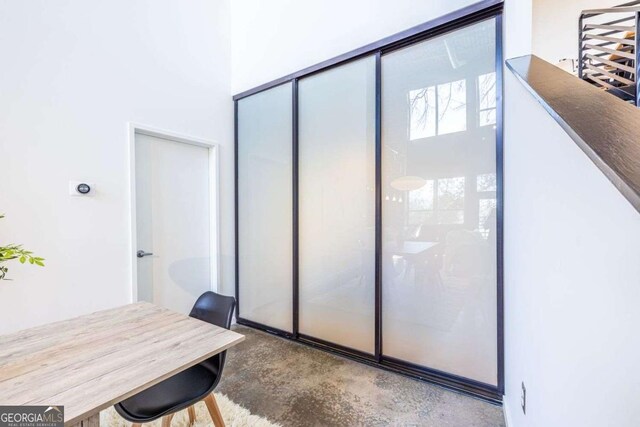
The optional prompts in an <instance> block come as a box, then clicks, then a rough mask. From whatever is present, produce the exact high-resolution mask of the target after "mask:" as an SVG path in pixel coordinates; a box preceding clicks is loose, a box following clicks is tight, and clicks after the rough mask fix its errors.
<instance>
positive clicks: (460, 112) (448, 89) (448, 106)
mask: <svg viewBox="0 0 640 427" xmlns="http://www.w3.org/2000/svg"><path fill="white" fill-rule="evenodd" d="M465 129H467V85H466V82H465V80H458V81H455V82H452V83H446V84H441V85H438V134H439V135H444V134H447V133H452V132H460V131H463V130H465Z"/></svg>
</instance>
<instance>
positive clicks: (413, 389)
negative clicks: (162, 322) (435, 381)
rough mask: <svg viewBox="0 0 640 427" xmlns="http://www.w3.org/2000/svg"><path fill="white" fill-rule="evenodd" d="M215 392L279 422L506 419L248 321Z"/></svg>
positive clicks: (479, 422) (474, 422) (481, 405)
mask: <svg viewBox="0 0 640 427" xmlns="http://www.w3.org/2000/svg"><path fill="white" fill-rule="evenodd" d="M234 329H235V330H236V331H237V332H239V333H241V334H244V335H245V336H246V340H245V341H244V342H242V343H240V344H239V345H237V346H235V347H233V348H232V349H230V350H229V352H228V358H227V365H226V366H225V369H224V373H223V375H222V380H221V382H220V385H219V386H218V388H217V390H216V391H219V392H221V393H224V394H226V395H227V396H228V397H229V398H230V399H231V400H233V401H234V402H236V403H238V404H240V405H242V406H244V407H245V408H247V409H249V411H251V412H252V413H253V414H255V415H259V416H262V417H265V418H267V419H269V420H270V421H272V422H275V423H279V424H281V425H282V426H349V427H351V426H461V427H462V426H464V427H472V426H491V427H495V426H504V419H503V416H502V408H500V407H498V406H494V405H491V404H489V403H485V402H483V401H480V400H477V399H474V398H471V397H467V396H464V395H461V394H458V393H454V392H451V391H448V390H445V389H443V388H441V387H437V386H434V385H431V384H428V383H425V382H421V381H417V380H414V379H411V378H407V377H404V376H402V375H398V374H394V373H392V372H387V371H383V370H381V369H377V368H374V367H371V366H367V365H363V364H361V363H357V362H353V361H351V360H348V359H344V358H342V357H338V356H335V355H332V354H329V353H326V352H323V351H320V350H316V349H313V348H310V347H308V346H305V345H302V344H298V343H294V342H291V341H288V340H285V339H282V338H278V337H275V336H272V335H269V334H266V333H264V332H260V331H257V330H254V329H250V328H246V327H243V326H235V327H234Z"/></svg>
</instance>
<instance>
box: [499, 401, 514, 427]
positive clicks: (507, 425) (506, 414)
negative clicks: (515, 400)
mask: <svg viewBox="0 0 640 427" xmlns="http://www.w3.org/2000/svg"><path fill="white" fill-rule="evenodd" d="M502 413H503V414H504V425H505V427H515V425H514V424H513V423H512V422H511V412H510V411H509V404H508V403H507V396H504V395H503V396H502Z"/></svg>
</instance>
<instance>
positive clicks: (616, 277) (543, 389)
mask: <svg viewBox="0 0 640 427" xmlns="http://www.w3.org/2000/svg"><path fill="white" fill-rule="evenodd" d="M506 78H507V85H508V87H509V92H508V94H507V95H508V96H507V104H506V110H507V111H508V112H511V113H510V114H509V115H508V117H509V121H508V123H507V127H508V128H507V135H508V139H507V141H506V143H505V145H506V146H505V173H506V178H505V179H506V184H505V185H506V187H505V191H506V205H505V283H506V285H505V288H506V291H505V292H506V293H505V299H506V313H505V314H506V316H505V324H506V337H505V342H506V385H507V389H506V401H507V408H508V411H509V418H510V421H511V426H510V427H534V426H536V427H537V426H576V427H578V426H579V427H591V426H593V427H598V426H605V425H606V426H616V427H625V426H629V427H631V426H637V425H638V420H640V405H639V404H638V396H640V364H639V363H638V361H639V360H640V338H639V335H638V325H640V310H638V301H640V262H639V260H640V214H638V212H637V211H636V210H635V209H634V208H633V207H632V206H631V204H629V202H627V200H626V199H625V198H624V197H623V196H622V195H621V194H620V193H619V192H618V190H617V189H616V188H615V187H614V186H613V185H612V184H611V183H610V182H609V181H608V180H607V178H606V177H605V176H604V174H602V172H600V170H599V169H598V168H597V167H596V166H595V165H594V164H593V163H592V162H591V160H589V159H588V158H587V156H586V155H585V154H584V153H583V152H582V151H581V150H580V148H578V146H577V145H576V144H575V143H574V142H573V140H571V139H570V138H569V136H567V134H566V133H565V132H564V131H563V130H562V129H561V128H560V126H559V125H558V124H557V123H556V122H555V121H554V120H553V119H552V118H551V116H549V114H548V113H547V112H546V111H545V110H544V109H543V108H542V107H541V106H540V105H539V104H537V102H536V101H535V100H534V99H533V97H532V96H531V95H530V94H529V93H528V92H527V91H526V90H525V89H524V87H522V85H520V84H519V83H518V82H517V81H516V80H515V77H514V76H513V75H512V74H511V72H507V75H506ZM522 381H524V383H525V386H526V388H527V414H526V415H524V414H523V413H522V410H521V409H520V389H521V382H522Z"/></svg>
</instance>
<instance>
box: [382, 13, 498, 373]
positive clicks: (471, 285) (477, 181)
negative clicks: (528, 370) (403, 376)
mask: <svg viewBox="0 0 640 427" xmlns="http://www.w3.org/2000/svg"><path fill="white" fill-rule="evenodd" d="M495 25H496V24H495V20H494V19H491V20H487V21H483V22H481V23H478V24H475V25H471V26H468V27H465V28H462V29H460V30H456V31H452V32H450V33H447V34H446V35H443V36H440V37H437V38H434V39H430V40H428V41H425V42H421V43H418V44H414V45H411V46H409V47H406V48H403V49H401V50H397V51H394V52H391V53H388V54H385V55H383V57H382V144H383V145H382V230H381V232H382V321H383V323H382V333H383V337H382V352H383V355H384V356H386V357H391V358H394V359H399V360H402V361H406V362H411V363H413V364H417V365H421V366H425V367H429V368H433V369H437V370H440V371H445V372H447V373H451V374H456V375H460V376H463V377H467V378H470V379H473V380H477V381H481V382H483V383H487V384H491V385H496V384H497V381H498V378H497V365H498V364H497V345H496V342H497V313H496V310H497V307H496V300H497V298H496V293H497V291H496V290H497V274H496V271H497V259H496V254H497V249H496V229H497V228H496V206H497V205H496V194H497V192H496V190H497V188H496V130H495V129H496V105H497V104H496V93H497V92H496V74H495V60H496V59H495V58H496V52H495V40H496V37H495Z"/></svg>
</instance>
